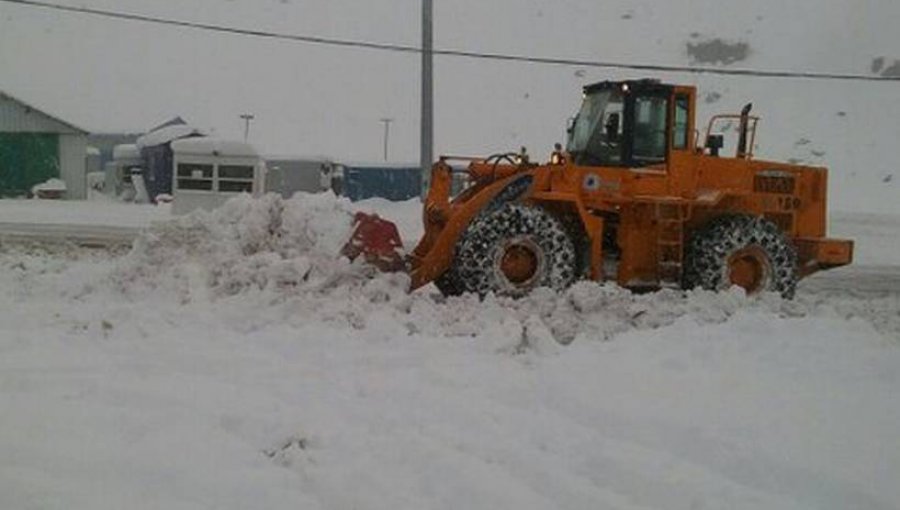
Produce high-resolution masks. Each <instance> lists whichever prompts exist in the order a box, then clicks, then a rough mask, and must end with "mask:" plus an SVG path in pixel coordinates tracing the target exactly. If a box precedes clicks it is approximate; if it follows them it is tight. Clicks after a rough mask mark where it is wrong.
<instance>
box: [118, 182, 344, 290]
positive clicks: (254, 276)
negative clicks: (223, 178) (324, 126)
mask: <svg viewBox="0 0 900 510" xmlns="http://www.w3.org/2000/svg"><path fill="white" fill-rule="evenodd" d="M351 222H352V215H351V210H350V208H349V201H346V200H340V199H336V198H335V197H334V195H330V194H320V195H311V194H300V193H298V194H297V195H295V197H294V198H292V199H290V200H284V199H282V198H281V197H280V196H278V195H275V194H269V195H265V196H264V197H262V198H260V199H254V198H253V197H251V196H249V195H239V196H237V197H235V198H233V199H231V200H229V201H228V202H226V203H225V204H224V205H223V206H222V207H220V208H217V209H215V210H213V211H209V212H207V211H202V210H198V211H194V212H193V213H191V214H189V215H187V216H184V217H180V218H177V219H175V220H172V221H169V222H164V223H158V224H155V225H154V226H152V227H151V228H149V229H148V230H146V231H145V232H143V233H142V234H141V235H140V236H139V237H138V239H137V240H136V241H135V243H134V248H133V250H132V252H131V253H130V254H129V255H128V257H126V258H125V260H124V261H123V263H122V264H121V266H120V267H119V268H118V270H117V271H116V273H115V274H114V278H115V280H116V281H117V282H118V285H119V286H120V288H121V289H122V290H124V291H126V292H131V291H133V290H134V288H133V287H134V285H138V286H141V287H142V288H143V287H146V286H149V287H154V288H156V287H159V286H163V287H166V286H168V288H169V289H170V290H171V289H179V291H181V292H188V293H191V292H193V293H197V292H199V293H201V294H205V293H206V291H207V290H211V291H212V292H213V294H212V296H213V297H215V296H222V295H234V294H237V293H240V292H242V291H245V290H248V289H256V290H265V289H269V290H277V289H284V288H295V287H298V286H303V287H315V286H316V285H320V284H322V282H323V281H328V280H329V279H331V278H334V277H335V275H338V274H340V273H342V272H347V273H348V274H349V273H353V272H354V269H351V268H350V267H349V266H350V264H349V261H347V260H346V259H341V258H340V257H339V256H337V254H338V253H339V251H340V249H341V247H342V246H343V244H344V242H345V241H346V240H347V239H348V238H349V236H350V228H351ZM356 269H357V270H359V269H361V267H360V266H356ZM185 278H187V279H185ZM186 283H190V285H192V286H193V287H191V288H188V287H186V286H185V285H186ZM183 298H184V299H190V296H189V295H184V296H183Z"/></svg>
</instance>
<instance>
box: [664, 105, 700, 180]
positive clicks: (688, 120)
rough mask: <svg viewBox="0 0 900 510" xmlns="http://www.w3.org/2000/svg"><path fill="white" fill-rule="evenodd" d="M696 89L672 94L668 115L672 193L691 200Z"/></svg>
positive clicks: (694, 175)
mask: <svg viewBox="0 0 900 510" xmlns="http://www.w3.org/2000/svg"><path fill="white" fill-rule="evenodd" d="M694 101H695V91H694V89H693V87H676V88H675V89H674V90H673V91H672V100H671V109H670V112H669V118H670V123H669V193H670V195H673V196H677V197H682V198H692V197H693V194H694V191H695V189H696V176H697V172H696V166H697V161H698V156H697V151H696V135H695V133H696V131H695V129H694V126H695V124H694V123H695V118H694V104H695V103H694Z"/></svg>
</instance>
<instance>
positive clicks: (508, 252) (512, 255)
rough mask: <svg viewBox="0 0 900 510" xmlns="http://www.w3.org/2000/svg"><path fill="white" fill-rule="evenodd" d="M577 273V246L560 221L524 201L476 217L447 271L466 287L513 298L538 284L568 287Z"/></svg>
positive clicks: (460, 285) (540, 285)
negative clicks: (451, 265)
mask: <svg viewBox="0 0 900 510" xmlns="http://www.w3.org/2000/svg"><path fill="white" fill-rule="evenodd" d="M511 268H512V269H511ZM575 272H576V257H575V246H574V243H573V242H572V239H571V238H570V237H569V235H568V234H567V232H566V230H565V228H564V226H563V225H562V223H561V222H560V221H559V220H558V219H557V218H556V217H554V216H553V215H552V214H550V213H549V212H547V211H546V210H544V209H542V208H540V207H535V206H529V205H524V204H520V203H507V204H504V205H502V206H500V207H499V208H497V209H495V210H493V211H489V212H487V213H486V214H483V215H481V216H479V217H477V218H476V219H475V220H474V221H473V222H472V224H471V225H469V227H468V228H467V229H466V231H465V233H464V234H463V236H462V238H461V239H460V241H459V243H458V244H457V248H456V254H455V257H454V261H453V268H452V269H451V271H449V273H451V275H450V276H451V277H453V278H455V279H456V281H457V282H458V284H459V289H461V290H463V291H466V292H473V293H477V294H479V295H481V296H484V295H485V294H487V293H489V292H494V293H495V294H497V295H504V296H513V297H519V296H524V295H525V294H527V293H529V292H530V291H531V290H532V289H535V288H537V287H549V288H552V289H556V290H561V289H564V288H566V287H568V286H569V285H571V284H572V281H573V280H574V279H575Z"/></svg>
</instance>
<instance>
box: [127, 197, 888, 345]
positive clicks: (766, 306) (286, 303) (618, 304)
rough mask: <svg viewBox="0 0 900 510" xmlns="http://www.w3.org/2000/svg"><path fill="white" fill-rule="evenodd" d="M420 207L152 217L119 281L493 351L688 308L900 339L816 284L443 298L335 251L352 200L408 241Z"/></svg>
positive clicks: (254, 203)
mask: <svg viewBox="0 0 900 510" xmlns="http://www.w3.org/2000/svg"><path fill="white" fill-rule="evenodd" d="M420 207H421V206H420V204H419V203H418V201H415V200H413V201H407V202H399V203H391V202H387V201H383V200H370V201H366V202H363V203H362V204H351V203H350V202H349V201H347V200H346V199H343V198H336V197H335V196H334V195H333V194H330V193H329V194H315V195H313V194H305V193H298V194H297V195H295V196H294V197H293V198H291V199H287V200H286V199H282V198H281V197H280V196H278V195H275V194H270V195H266V196H265V197H263V198H261V199H253V198H252V197H249V196H240V197H236V198H235V199H233V200H231V201H229V202H227V203H226V204H225V206H223V207H222V208H220V209H217V210H214V211H212V212H205V211H197V212H195V213H193V214H191V215H189V216H186V217H183V218H178V219H175V220H172V221H169V222H165V223H157V224H155V225H154V226H153V227H151V228H150V229H148V230H147V231H145V232H144V233H143V234H142V235H141V236H140V237H139V238H138V240H137V241H136V242H135V244H134V248H133V250H132V252H131V253H130V254H129V255H128V256H127V257H126V258H125V259H124V260H123V261H122V262H121V264H120V265H119V266H118V268H117V269H116V270H115V271H114V274H113V276H112V281H113V282H114V286H115V288H116V289H118V291H121V292H124V293H125V294H127V295H130V296H139V295H141V294H142V293H143V292H146V291H149V290H155V291H158V292H161V293H162V294H164V295H168V296H170V299H172V300H173V301H177V302H182V303H185V302H190V301H199V302H215V301H217V300H221V299H228V298H232V297H234V298H235V299H240V300H242V301H244V302H248V303H253V306H259V307H264V308H270V309H273V310H277V312H276V313H278V314H280V315H281V316H291V317H293V318H294V319H295V320H300V319H301V318H302V319H303V320H306V321H325V322H327V323H330V324H335V325H338V326H339V327H346V328H351V329H357V330H362V329H367V328H370V326H371V325H372V324H375V325H376V328H375V329H376V330H378V331H383V333H384V334H385V335H410V334H425V335H429V336H435V337H471V338H474V337H485V336H486V337H489V338H492V339H494V340H492V341H493V342H494V344H493V348H496V349H499V350H511V351H512V350H517V349H522V348H528V347H534V348H535V349H538V350H541V349H543V350H548V349H549V350H550V351H552V350H554V349H556V348H557V347H558V345H557V344H569V343H571V342H573V341H575V340H578V339H581V340H586V341H591V340H609V339H612V338H613V337H615V336H616V335H619V334H621V333H623V332H626V331H630V330H644V329H655V328H659V327H663V326H667V325H670V324H672V323H674V322H675V321H676V320H678V319H679V318H681V317H685V316H687V317H691V318H692V320H694V321H697V322H699V323H703V324H716V323H722V322H725V321H726V320H728V319H729V318H730V317H732V316H734V315H735V314H736V313H739V312H741V311H746V310H757V311H761V312H763V313H768V314H773V315H775V316H780V317H805V316H810V315H812V316H838V317H844V318H849V317H854V316H863V317H867V318H869V319H870V320H871V321H872V322H873V324H875V325H876V327H878V328H879V330H880V331H882V332H884V333H886V334H890V335H894V334H896V337H897V338H898V339H900V319H896V320H895V319H893V318H888V319H884V317H885V315H884V313H885V312H888V311H889V310H892V309H894V308H900V302H898V298H897V296H896V294H895V293H888V294H887V295H881V296H877V295H876V296H870V297H868V298H867V299H862V300H847V299H823V296H822V294H821V292H826V290H821V289H820V290H819V291H818V292H816V293H803V292H801V293H800V295H799V296H798V297H797V299H796V300H793V301H786V300H783V299H781V298H780V297H779V296H777V295H775V294H771V295H765V296H761V297H755V298H747V297H746V296H745V295H744V294H743V292H742V291H741V290H740V289H737V288H735V289H734V290H732V291H731V292H726V293H717V292H710V291H704V290H700V289H697V290H692V291H673V290H664V291H660V292H655V293H649V294H635V293H632V292H630V291H628V290H625V289H622V288H620V287H618V286H616V285H614V284H598V283H595V282H587V281H585V282H579V283H577V284H575V285H574V286H572V287H571V288H569V289H567V290H565V291H562V292H554V291H551V290H549V289H538V290H537V291H535V292H533V293H532V294H531V295H529V296H527V297H525V298H522V299H511V298H502V297H499V298H498V297H493V296H489V297H488V298H487V299H485V300H480V299H478V297H477V296H473V295H466V296H460V297H453V298H444V297H443V296H441V295H440V294H439V293H438V292H437V290H436V289H435V288H434V287H433V286H428V287H425V288H424V289H421V290H419V291H417V292H415V293H414V294H412V295H410V294H408V293H407V292H406V289H407V286H408V279H407V277H406V275H404V274H382V273H378V272H376V271H375V270H374V269H373V268H371V267H369V266H367V265H365V264H362V263H360V262H356V263H350V261H348V260H347V259H346V258H343V257H341V256H339V255H338V253H339V252H340V249H341V247H342V246H343V244H344V242H346V240H347V239H348V238H349V236H350V233H351V226H352V214H353V212H354V210H355V209H357V208H362V209H363V210H366V211H374V212H377V213H380V214H381V215H382V216H384V217H387V218H391V219H399V220H400V221H399V222H398V223H399V225H400V230H401V232H402V235H403V238H404V239H405V240H406V243H407V247H408V248H409V247H411V246H412V243H411V242H410V239H412V240H413V241H415V240H417V239H418V235H417V233H418V232H419V231H421V225H420V222H419V221H418V218H417V217H418V214H417V211H418V210H419V208H420ZM414 218H415V221H414ZM811 288H815V286H812V287H811ZM888 317H890V314H888ZM381 328H385V329H383V330H382V329H381ZM485 332H494V333H496V334H487V335H486V334H485Z"/></svg>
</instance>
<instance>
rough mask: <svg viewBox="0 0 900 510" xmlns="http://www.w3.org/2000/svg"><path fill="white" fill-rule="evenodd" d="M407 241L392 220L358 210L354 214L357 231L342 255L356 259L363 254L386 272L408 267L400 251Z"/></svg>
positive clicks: (367, 260) (345, 246) (367, 259)
mask: <svg viewBox="0 0 900 510" xmlns="http://www.w3.org/2000/svg"><path fill="white" fill-rule="evenodd" d="M402 249H403V243H402V242H401V241H400V233H399V232H397V226H396V225H394V224H393V223H392V222H390V221H388V220H385V219H382V218H381V217H380V216H378V215H377V214H366V213H363V212H358V213H356V216H354V217H353V234H352V235H351V236H350V240H349V241H347V244H345V245H344V248H343V249H342V250H341V255H344V256H345V257H347V258H349V259H350V260H356V258H357V257H359V256H360V255H362V256H363V258H364V260H365V261H366V262H368V263H369V264H372V265H373V266H375V267H377V268H378V269H380V270H382V271H387V272H394V271H404V270H406V261H405V259H404V257H403V255H401V254H400V252H401V250H402Z"/></svg>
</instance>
